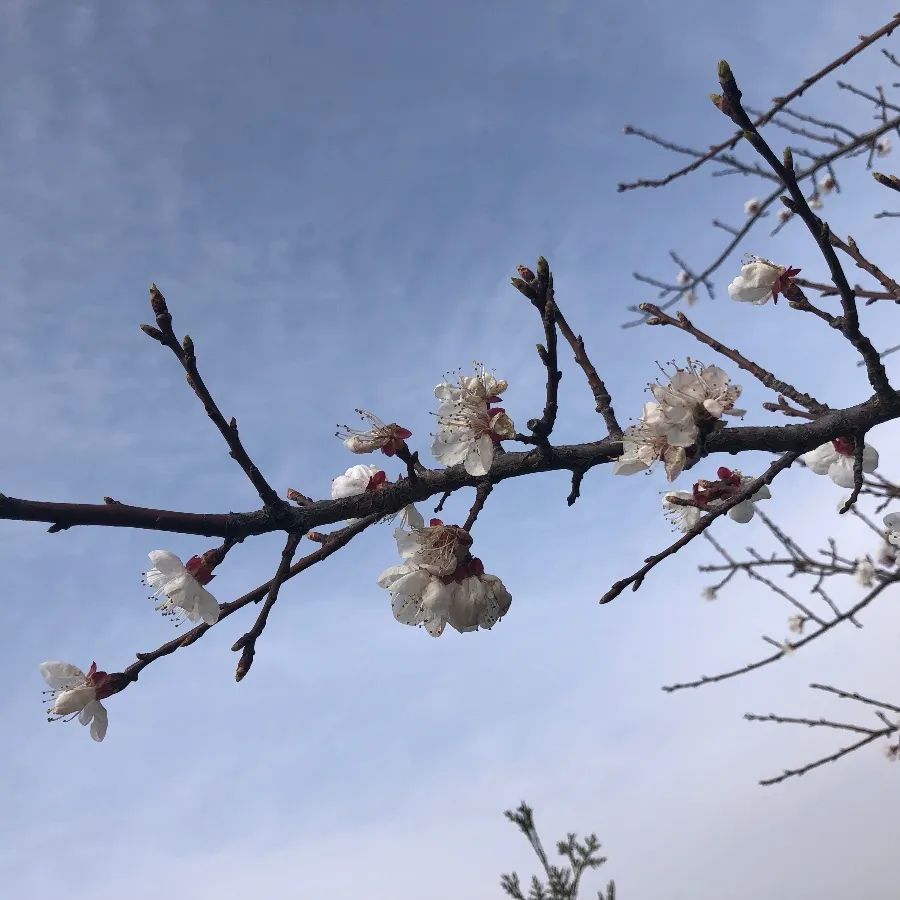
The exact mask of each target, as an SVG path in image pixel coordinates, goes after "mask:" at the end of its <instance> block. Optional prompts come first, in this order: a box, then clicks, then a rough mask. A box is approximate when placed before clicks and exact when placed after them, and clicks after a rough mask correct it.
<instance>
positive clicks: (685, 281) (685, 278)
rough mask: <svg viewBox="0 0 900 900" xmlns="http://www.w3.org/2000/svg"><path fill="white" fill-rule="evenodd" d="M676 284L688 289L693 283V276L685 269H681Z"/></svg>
mask: <svg viewBox="0 0 900 900" xmlns="http://www.w3.org/2000/svg"><path fill="white" fill-rule="evenodd" d="M675 283H676V284H677V285H678V286H679V287H687V286H688V285H689V284H690V283H691V276H690V275H688V273H687V272H685V271H684V269H681V270H680V271H679V272H678V274H677V275H676V276H675Z"/></svg>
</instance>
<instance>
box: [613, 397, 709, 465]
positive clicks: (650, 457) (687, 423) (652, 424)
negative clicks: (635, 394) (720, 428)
mask: <svg viewBox="0 0 900 900" xmlns="http://www.w3.org/2000/svg"><path fill="white" fill-rule="evenodd" d="M696 441H697V426H696V424H695V423H694V419H693V416H692V415H691V413H690V410H689V409H686V408H684V407H682V408H680V409H679V408H676V409H672V408H669V407H663V406H662V405H661V404H659V403H645V404H644V417H643V419H642V420H641V422H640V423H639V424H637V425H630V426H629V427H628V428H626V429H625V433H624V434H623V435H622V455H621V456H620V457H619V458H618V459H617V460H616V461H615V463H614V464H613V472H614V474H616V475H634V473H635V472H640V471H642V470H644V469H649V468H650V466H652V465H653V463H655V462H657V461H658V460H662V461H663V464H664V465H665V469H666V476H667V477H668V479H669V481H674V480H675V479H676V478H677V477H678V475H679V474H680V473H681V471H682V469H684V466H685V462H686V460H687V453H686V452H685V447H690V446H691V445H693V444H695V443H696Z"/></svg>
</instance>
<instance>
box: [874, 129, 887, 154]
mask: <svg viewBox="0 0 900 900" xmlns="http://www.w3.org/2000/svg"><path fill="white" fill-rule="evenodd" d="M875 152H876V153H877V154H878V155H879V156H887V155H888V153H890V152H891V139H890V138H889V137H888V136H887V135H886V134H884V135H882V136H881V137H880V138H878V140H877V141H875Z"/></svg>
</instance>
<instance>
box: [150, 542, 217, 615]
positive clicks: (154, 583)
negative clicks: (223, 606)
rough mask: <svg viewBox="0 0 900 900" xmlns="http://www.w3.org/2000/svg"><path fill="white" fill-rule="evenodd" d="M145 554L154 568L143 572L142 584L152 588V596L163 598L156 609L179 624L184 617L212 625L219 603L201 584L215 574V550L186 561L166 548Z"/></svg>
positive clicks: (207, 581)
mask: <svg viewBox="0 0 900 900" xmlns="http://www.w3.org/2000/svg"><path fill="white" fill-rule="evenodd" d="M147 555H148V556H149V557H150V562H152V563H153V568H152V569H149V570H148V571H146V572H145V573H144V584H146V585H147V586H148V587H151V588H153V589H154V593H153V594H152V595H151V596H152V597H153V598H157V597H160V596H163V595H164V596H165V598H166V599H165V600H163V602H162V603H160V604H159V606H157V607H156V609H157V610H158V611H160V612H161V613H162V614H163V615H164V616H174V617H175V620H176V623H177V624H179V625H180V624H181V623H182V622H183V621H184V620H185V619H187V620H188V621H190V622H195V623H196V622H200V621H203V622H206V624H207V625H215V623H216V622H217V621H218V620H219V604H218V602H217V601H216V598H215V597H213V595H212V594H211V593H210V592H209V591H207V590H206V588H204V587H203V585H204V584H209V582H210V581H212V579H213V578H214V577H215V576H214V575H213V569H214V568H215V566H216V561H215V552H214V551H209V552H207V553H204V554H203V556H192V557H191V558H190V559H189V560H188V561H187V564H186V565H185V564H184V563H182V561H181V559H180V558H179V557H177V556H176V555H175V554H174V553H171V552H170V551H168V550H151V551H150V553H149V554H147Z"/></svg>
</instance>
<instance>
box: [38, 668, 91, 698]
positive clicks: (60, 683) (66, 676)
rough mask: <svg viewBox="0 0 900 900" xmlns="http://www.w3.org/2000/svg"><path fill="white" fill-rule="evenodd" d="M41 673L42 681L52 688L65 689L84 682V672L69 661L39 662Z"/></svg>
mask: <svg viewBox="0 0 900 900" xmlns="http://www.w3.org/2000/svg"><path fill="white" fill-rule="evenodd" d="M41 675H43V676H44V681H46V682H47V684H48V685H50V687H51V688H53V689H54V690H57V691H59V690H67V689H69V688H73V687H78V686H79V685H83V684H84V683H85V680H86V678H85V674H84V672H82V671H81V669H79V668H78V666H73V665H72V664H71V663H64V662H43V663H41Z"/></svg>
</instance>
